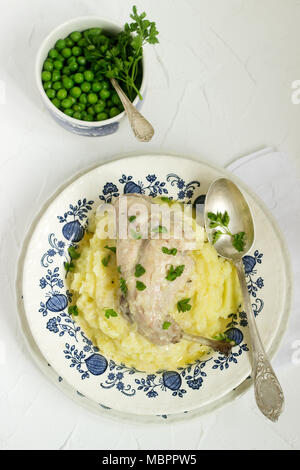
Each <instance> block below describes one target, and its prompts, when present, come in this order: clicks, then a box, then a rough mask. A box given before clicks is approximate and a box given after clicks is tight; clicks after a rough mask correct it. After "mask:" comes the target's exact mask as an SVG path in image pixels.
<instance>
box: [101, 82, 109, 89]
mask: <svg viewBox="0 0 300 470" xmlns="http://www.w3.org/2000/svg"><path fill="white" fill-rule="evenodd" d="M101 88H102V90H108V89H109V88H110V84H109V82H107V81H106V80H103V81H102V82H101Z"/></svg>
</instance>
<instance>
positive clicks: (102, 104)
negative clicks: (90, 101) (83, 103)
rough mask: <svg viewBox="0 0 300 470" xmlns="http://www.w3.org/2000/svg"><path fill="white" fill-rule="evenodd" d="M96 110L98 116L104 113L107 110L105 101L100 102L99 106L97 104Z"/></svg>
mask: <svg viewBox="0 0 300 470" xmlns="http://www.w3.org/2000/svg"><path fill="white" fill-rule="evenodd" d="M94 109H95V111H96V113H97V114H99V113H102V111H104V109H105V101H103V100H99V101H98V103H97V104H95V106H94Z"/></svg>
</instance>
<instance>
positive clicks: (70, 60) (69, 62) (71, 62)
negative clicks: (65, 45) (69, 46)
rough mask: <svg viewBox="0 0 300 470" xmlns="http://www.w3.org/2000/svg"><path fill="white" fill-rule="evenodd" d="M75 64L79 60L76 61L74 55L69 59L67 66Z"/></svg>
mask: <svg viewBox="0 0 300 470" xmlns="http://www.w3.org/2000/svg"><path fill="white" fill-rule="evenodd" d="M74 62H77V60H76V57H74V56H73V55H72V56H71V57H69V58H68V60H67V64H68V65H70V64H73V63H74Z"/></svg>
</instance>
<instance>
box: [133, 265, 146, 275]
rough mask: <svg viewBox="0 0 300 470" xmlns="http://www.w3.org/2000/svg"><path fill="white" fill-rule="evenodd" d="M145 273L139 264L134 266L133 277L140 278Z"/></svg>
mask: <svg viewBox="0 0 300 470" xmlns="http://www.w3.org/2000/svg"><path fill="white" fill-rule="evenodd" d="M145 272H146V269H145V268H143V266H142V265H141V264H137V265H136V266H135V273H134V275H135V277H141V276H142V275H143V274H145Z"/></svg>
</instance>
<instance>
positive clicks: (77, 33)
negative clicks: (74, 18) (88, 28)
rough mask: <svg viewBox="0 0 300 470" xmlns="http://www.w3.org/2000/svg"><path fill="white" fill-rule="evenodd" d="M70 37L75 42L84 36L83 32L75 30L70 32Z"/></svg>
mask: <svg viewBox="0 0 300 470" xmlns="http://www.w3.org/2000/svg"><path fill="white" fill-rule="evenodd" d="M70 38H71V39H72V41H74V42H78V41H79V40H80V39H81V38H82V33H81V32H80V31H73V33H71V34H70Z"/></svg>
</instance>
